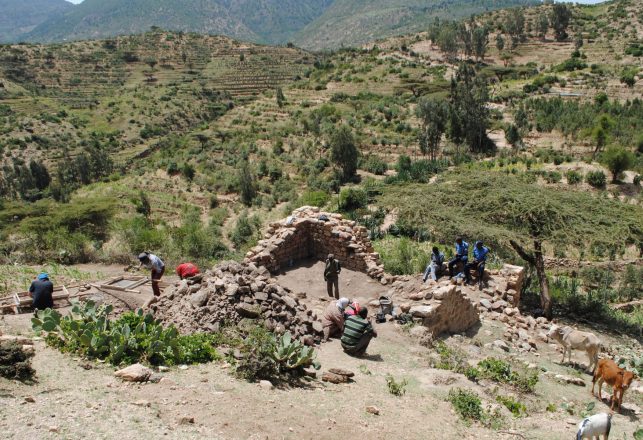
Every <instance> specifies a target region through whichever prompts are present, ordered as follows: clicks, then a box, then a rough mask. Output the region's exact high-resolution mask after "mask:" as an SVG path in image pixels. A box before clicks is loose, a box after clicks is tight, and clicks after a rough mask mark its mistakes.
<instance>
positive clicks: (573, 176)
mask: <svg viewBox="0 0 643 440" xmlns="http://www.w3.org/2000/svg"><path fill="white" fill-rule="evenodd" d="M565 178H566V179H567V183H568V184H569V185H577V184H579V183H581V182H582V181H583V175H582V174H581V173H579V172H578V171H574V170H568V171H567V172H566V173H565Z"/></svg>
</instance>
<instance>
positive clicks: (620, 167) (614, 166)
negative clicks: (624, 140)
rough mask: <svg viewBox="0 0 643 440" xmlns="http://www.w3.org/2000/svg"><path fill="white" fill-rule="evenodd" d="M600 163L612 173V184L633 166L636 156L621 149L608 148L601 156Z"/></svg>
mask: <svg viewBox="0 0 643 440" xmlns="http://www.w3.org/2000/svg"><path fill="white" fill-rule="evenodd" d="M601 161H602V162H603V163H604V164H605V166H607V168H609V170H610V172H611V173H612V182H616V181H617V180H618V176H619V175H620V174H621V173H622V172H623V171H625V170H628V169H630V168H631V167H632V166H633V165H634V164H635V162H636V156H634V153H632V152H631V151H628V150H626V149H625V148H623V147H610V148H608V149H607V150H606V151H605V152H604V153H603V154H602V155H601Z"/></svg>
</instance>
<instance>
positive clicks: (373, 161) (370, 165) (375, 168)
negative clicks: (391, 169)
mask: <svg viewBox="0 0 643 440" xmlns="http://www.w3.org/2000/svg"><path fill="white" fill-rule="evenodd" d="M359 166H360V168H362V169H364V170H366V171H368V172H369V173H373V174H377V175H378V176H381V175H383V174H384V173H386V171H387V170H388V164H387V163H386V162H384V160H383V159H382V158H381V157H379V156H377V155H375V154H369V155H368V156H366V157H362V158H361V159H360V165H359Z"/></svg>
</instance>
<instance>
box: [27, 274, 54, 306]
mask: <svg viewBox="0 0 643 440" xmlns="http://www.w3.org/2000/svg"><path fill="white" fill-rule="evenodd" d="M53 295H54V284H53V283H52V282H51V281H49V275H48V274H46V273H45V272H43V273H41V274H40V275H38V277H37V278H36V279H35V280H33V281H32V282H31V286H29V296H30V297H31V299H32V305H31V306H32V307H33V309H34V313H37V312H38V310H45V309H53V308H54V297H53Z"/></svg>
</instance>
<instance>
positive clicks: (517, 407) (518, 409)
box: [496, 396, 527, 417]
mask: <svg viewBox="0 0 643 440" xmlns="http://www.w3.org/2000/svg"><path fill="white" fill-rule="evenodd" d="M496 401H497V402H498V403H500V404H502V405H504V407H505V408H507V409H508V410H509V411H510V412H511V414H513V416H514V417H521V416H526V415H527V407H526V406H525V404H524V403H521V402H517V401H516V400H514V399H513V398H511V397H509V396H497V397H496Z"/></svg>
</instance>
